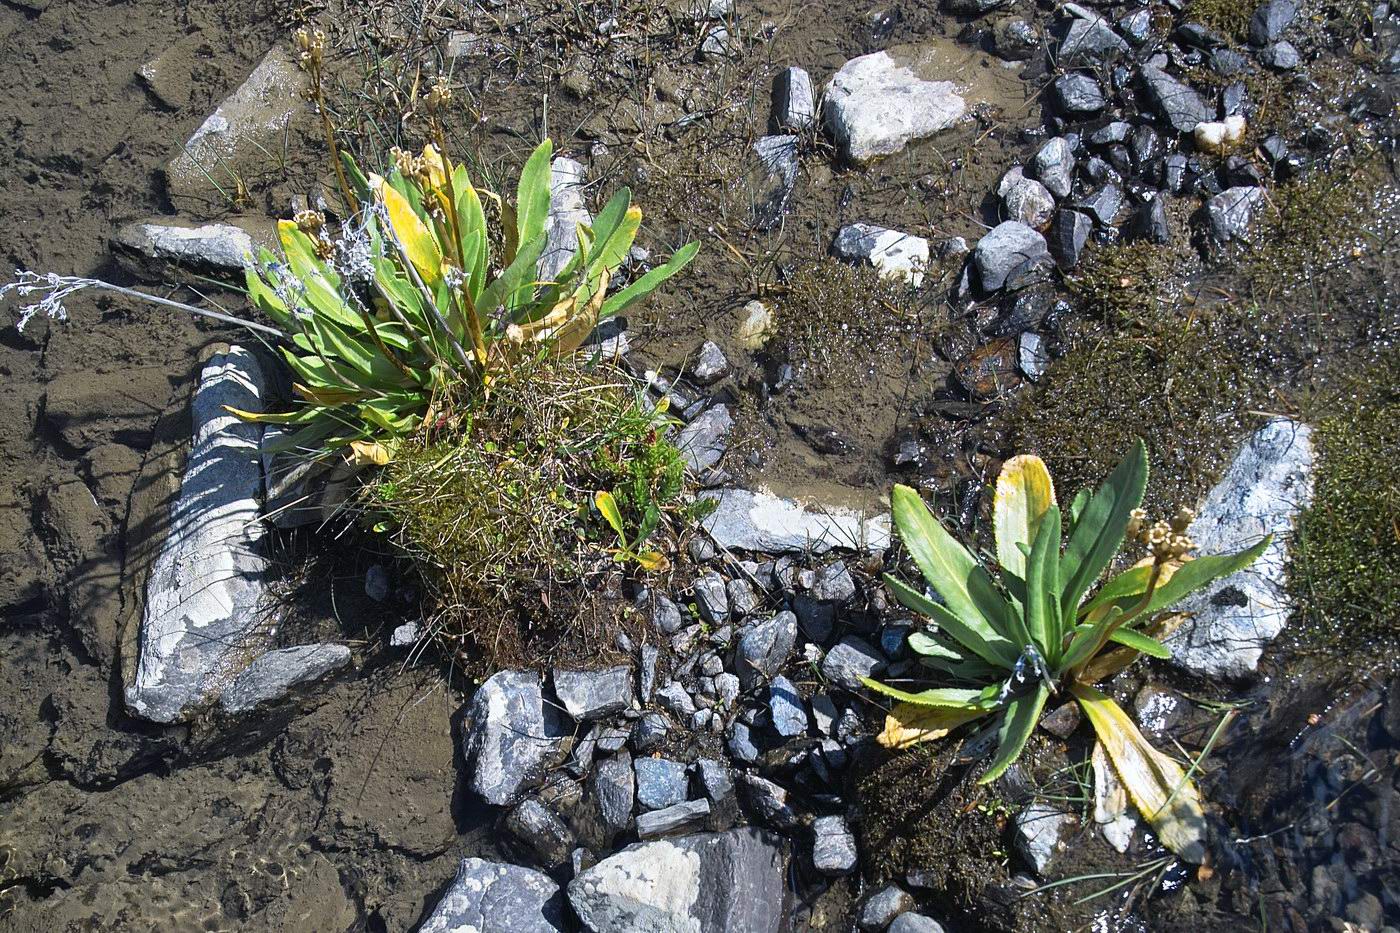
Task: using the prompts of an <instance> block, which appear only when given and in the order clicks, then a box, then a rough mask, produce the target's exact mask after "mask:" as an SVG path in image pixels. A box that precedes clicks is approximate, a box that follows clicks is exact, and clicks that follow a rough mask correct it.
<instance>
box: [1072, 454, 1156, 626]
mask: <svg viewBox="0 0 1400 933" xmlns="http://www.w3.org/2000/svg"><path fill="white" fill-rule="evenodd" d="M1146 489H1147V448H1146V447H1145V446H1143V443H1142V441H1141V440H1138V441H1135V442H1134V443H1133V448H1132V450H1130V451H1129V452H1128V456H1126V457H1124V458H1123V462H1122V463H1120V464H1118V466H1117V468H1116V469H1114V471H1113V473H1112V474H1111V475H1110V476H1109V477H1108V480H1107V481H1105V482H1104V484H1103V485H1102V486H1100V487H1099V489H1098V491H1097V492H1095V493H1094V495H1093V497H1092V498H1090V500H1089V502H1088V504H1087V505H1086V506H1084V511H1083V514H1081V515H1080V518H1079V521H1078V522H1077V523H1076V524H1075V526H1074V534H1072V535H1070V539H1069V546H1068V547H1067V548H1066V549H1065V555H1064V560H1063V563H1062V566H1061V570H1060V573H1061V579H1063V580H1064V581H1065V590H1064V594H1063V597H1062V599H1061V604H1060V609H1061V613H1062V615H1063V616H1064V617H1065V618H1074V617H1075V616H1076V615H1077V614H1078V611H1079V601H1080V600H1081V599H1083V598H1084V594H1085V593H1087V592H1089V588H1090V587H1091V586H1093V585H1094V581H1096V580H1098V578H1099V576H1100V575H1101V574H1102V573H1103V572H1104V570H1105V569H1106V568H1107V567H1108V565H1109V563H1110V562H1111V561H1112V560H1113V557H1114V555H1115V554H1117V553H1118V548H1119V547H1121V546H1122V544H1123V535H1124V533H1125V532H1126V531H1127V528H1128V520H1129V518H1130V513H1131V512H1132V511H1133V509H1135V508H1137V507H1138V506H1139V505H1140V504H1141V503H1142V496H1143V492H1144V491H1145V490H1146Z"/></svg>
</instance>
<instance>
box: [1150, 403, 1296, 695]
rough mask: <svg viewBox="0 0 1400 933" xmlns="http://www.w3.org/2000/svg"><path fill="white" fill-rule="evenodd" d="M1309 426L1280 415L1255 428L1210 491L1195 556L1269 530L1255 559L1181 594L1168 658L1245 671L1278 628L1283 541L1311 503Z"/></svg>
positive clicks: (1207, 669) (1284, 598) (1194, 666)
mask: <svg viewBox="0 0 1400 933" xmlns="http://www.w3.org/2000/svg"><path fill="white" fill-rule="evenodd" d="M1313 465H1314V451H1313V444H1312V430H1311V429H1310V428H1309V427H1308V426H1307V425H1305V424H1301V423H1299V422H1296V421H1290V420H1288V419H1286V418H1280V419H1276V420H1273V421H1270V422H1269V423H1268V424H1266V425H1264V426H1263V427H1261V428H1260V429H1259V430H1257V431H1255V432H1254V434H1253V435H1251V436H1250V438H1249V439H1248V440H1247V441H1246V442H1245V444H1244V446H1243V447H1242V448H1241V449H1240V451H1239V452H1238V453H1237V454H1236V455H1235V458H1234V459H1233V460H1232V461H1231V462H1230V466H1229V468H1228V469H1227V470H1226V472H1225V476H1224V477H1223V478H1222V479H1221V480H1220V482H1219V483H1217V484H1216V485H1215V487H1214V488H1213V489H1211V491H1210V493H1209V494H1208V495H1207V496H1206V499H1205V502H1204V503H1203V504H1202V505H1201V509H1200V513H1199V514H1198V515H1197V516H1196V520H1195V521H1193V522H1192V523H1191V527H1190V528H1189V529H1188V530H1187V534H1188V535H1190V536H1191V538H1192V540H1194V541H1195V542H1196V547H1197V553H1200V554H1232V553H1235V552H1236V551H1240V550H1243V549H1245V548H1248V547H1250V546H1252V545H1254V544H1257V543H1258V542H1259V541H1260V539H1262V538H1263V537H1264V536H1265V535H1269V534H1272V535H1273V536H1274V539H1273V542H1272V543H1271V544H1270V545H1269V546H1268V547H1267V548H1266V549H1265V550H1264V553H1263V554H1262V555H1260V557H1259V559H1258V560H1257V561H1255V562H1254V564H1253V565H1251V566H1249V567H1246V568H1245V569H1243V570H1241V571H1239V572H1238V573H1235V574H1232V575H1230V576H1228V577H1225V578H1223V579H1221V580H1216V581H1215V582H1214V583H1212V584H1210V585H1209V586H1208V587H1206V588H1205V589H1204V590H1202V591H1200V592H1199V593H1196V594H1195V595H1193V596H1191V597H1190V598H1188V599H1186V600H1184V601H1183V602H1182V603H1180V604H1179V605H1178V606H1177V607H1176V608H1177V610H1178V611H1182V612H1186V613H1188V615H1189V618H1188V621H1187V622H1186V624H1185V625H1183V626H1182V627H1181V628H1180V629H1178V630H1177V631H1176V632H1175V633H1173V634H1172V635H1171V636H1170V637H1169V638H1168V639H1167V645H1168V647H1170V648H1171V649H1172V662H1173V663H1174V664H1177V665H1179V666H1181V667H1183V668H1185V669H1186V670H1189V671H1191V672H1193V673H1196V674H1200V675H1203V676H1206V677H1243V676H1245V675H1247V674H1249V673H1250V672H1252V671H1254V670H1255V669H1256V668H1257V667H1258V665H1259V658H1260V657H1261V656H1262V655H1263V653H1264V648H1265V647H1266V646H1267V645H1268V644H1269V643H1270V642H1272V641H1273V640H1274V639H1275V638H1276V637H1277V636H1278V634H1279V632H1281V631H1283V627H1284V625H1285V624H1286V623H1287V622H1288V619H1289V616H1290V615H1291V613H1292V610H1293V606H1292V604H1291V602H1290V600H1289V598H1288V591H1287V588H1286V571H1287V563H1288V544H1287V542H1288V540H1289V538H1290V537H1291V536H1292V534H1293V529H1294V525H1295V523H1296V521H1297V517H1298V514H1299V512H1300V511H1301V510H1303V509H1306V508H1307V507H1308V505H1309V504H1310V503H1311V502H1312V492H1313V476H1312V474H1313Z"/></svg>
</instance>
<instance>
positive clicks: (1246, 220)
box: [1206, 185, 1264, 243]
mask: <svg viewBox="0 0 1400 933" xmlns="http://www.w3.org/2000/svg"><path fill="white" fill-rule="evenodd" d="M1263 200H1264V189H1263V188H1258V187H1255V186H1253V185H1246V186H1240V187H1235V188H1226V189H1225V190H1224V191H1222V192H1220V193H1219V194H1217V195H1216V196H1215V197H1213V198H1211V199H1210V200H1209V201H1207V202H1206V217H1207V219H1208V220H1209V221H1210V232H1211V233H1212V234H1214V236H1215V238H1216V239H1217V240H1219V241H1220V242H1222V243H1228V242H1230V241H1231V240H1244V239H1248V236H1249V224H1250V221H1252V220H1253V219H1254V211H1255V210H1256V209H1257V208H1258V207H1259V205H1260V204H1261V203H1262V202H1263Z"/></svg>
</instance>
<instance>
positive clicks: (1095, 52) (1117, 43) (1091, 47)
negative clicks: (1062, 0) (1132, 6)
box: [1058, 4, 1128, 63]
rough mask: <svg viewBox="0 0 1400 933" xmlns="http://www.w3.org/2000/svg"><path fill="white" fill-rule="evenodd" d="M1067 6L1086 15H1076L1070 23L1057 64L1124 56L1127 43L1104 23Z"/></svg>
mask: <svg viewBox="0 0 1400 933" xmlns="http://www.w3.org/2000/svg"><path fill="white" fill-rule="evenodd" d="M1068 6H1070V7H1075V8H1076V10H1077V11H1078V12H1082V13H1084V14H1087V15H1077V16H1074V17H1073V18H1072V19H1071V20H1070V24H1069V29H1068V30H1067V31H1066V32H1065V38H1064V41H1062V42H1061V43H1060V51H1059V55H1058V59H1059V61H1060V62H1064V63H1072V62H1097V61H1098V60H1100V59H1102V58H1104V57H1105V56H1107V55H1112V54H1118V55H1123V54H1126V53H1127V51H1128V43H1127V42H1124V41H1123V37H1122V36H1120V35H1118V33H1116V32H1114V31H1113V26H1112V25H1110V24H1109V22H1108V20H1106V19H1104V18H1103V17H1101V16H1098V15H1097V14H1095V13H1093V12H1092V11H1089V10H1085V9H1084V8H1083V7H1079V6H1078V5H1077V4H1069V5H1068Z"/></svg>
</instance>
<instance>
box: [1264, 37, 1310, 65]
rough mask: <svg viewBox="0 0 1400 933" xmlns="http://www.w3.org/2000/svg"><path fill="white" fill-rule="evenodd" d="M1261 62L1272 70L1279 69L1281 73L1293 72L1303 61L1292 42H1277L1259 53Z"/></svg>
mask: <svg viewBox="0 0 1400 933" xmlns="http://www.w3.org/2000/svg"><path fill="white" fill-rule="evenodd" d="M1259 60H1260V61H1261V62H1263V63H1264V64H1266V65H1268V66H1269V67H1270V68H1277V69H1278V70H1279V71H1292V70H1293V69H1294V68H1297V67H1298V65H1299V64H1300V63H1301V62H1302V60H1303V59H1302V57H1301V56H1300V55H1299V54H1298V49H1297V48H1295V47H1294V45H1293V43H1292V42H1275V43H1273V44H1272V45H1268V46H1265V47H1264V49H1263V50H1262V51H1261V52H1260V53H1259Z"/></svg>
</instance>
